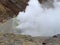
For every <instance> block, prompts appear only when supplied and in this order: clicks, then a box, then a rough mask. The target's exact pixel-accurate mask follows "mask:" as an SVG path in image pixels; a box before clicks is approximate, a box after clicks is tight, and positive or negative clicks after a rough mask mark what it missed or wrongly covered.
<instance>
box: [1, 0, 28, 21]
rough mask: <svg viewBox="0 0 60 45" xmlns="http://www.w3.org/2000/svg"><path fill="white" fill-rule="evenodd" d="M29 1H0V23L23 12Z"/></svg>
mask: <svg viewBox="0 0 60 45" xmlns="http://www.w3.org/2000/svg"><path fill="white" fill-rule="evenodd" d="M28 1H29V0H0V22H6V21H7V20H8V19H11V18H13V17H16V16H17V14H18V13H19V12H20V11H25V8H26V6H27V5H28Z"/></svg>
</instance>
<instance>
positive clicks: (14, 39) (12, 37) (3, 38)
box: [0, 32, 60, 45]
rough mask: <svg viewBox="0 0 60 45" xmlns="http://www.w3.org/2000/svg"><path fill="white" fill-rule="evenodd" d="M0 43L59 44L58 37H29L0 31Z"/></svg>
mask: <svg viewBox="0 0 60 45" xmlns="http://www.w3.org/2000/svg"><path fill="white" fill-rule="evenodd" d="M0 45H60V38H59V37H31V36H30V35H20V34H13V33H5V34H3V33H1V32H0Z"/></svg>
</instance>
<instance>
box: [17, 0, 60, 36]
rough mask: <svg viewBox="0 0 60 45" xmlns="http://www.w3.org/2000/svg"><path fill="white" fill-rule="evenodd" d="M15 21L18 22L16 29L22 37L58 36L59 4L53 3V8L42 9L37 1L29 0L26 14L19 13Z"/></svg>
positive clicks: (59, 21)
mask: <svg viewBox="0 0 60 45" xmlns="http://www.w3.org/2000/svg"><path fill="white" fill-rule="evenodd" d="M17 20H19V25H18V26H17V28H18V29H19V30H21V31H22V33H21V34H24V35H32V36H52V35H54V34H60V2H54V8H49V9H43V8H42V7H41V5H40V3H39V2H38V0H30V1H29V6H27V8H26V12H25V13H24V12H20V13H19V15H18V16H17Z"/></svg>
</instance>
